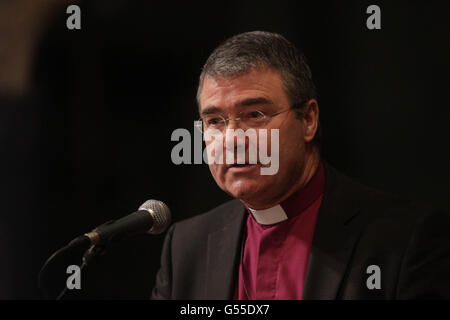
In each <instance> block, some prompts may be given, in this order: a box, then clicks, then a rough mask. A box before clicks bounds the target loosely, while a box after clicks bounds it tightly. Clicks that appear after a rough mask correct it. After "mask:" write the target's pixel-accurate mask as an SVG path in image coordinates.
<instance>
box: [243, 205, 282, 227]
mask: <svg viewBox="0 0 450 320" xmlns="http://www.w3.org/2000/svg"><path fill="white" fill-rule="evenodd" d="M248 209H249V210H250V212H251V213H252V216H253V218H255V220H256V222H258V223H259V224H263V225H268V224H274V223H278V222H281V221H284V220H287V219H288V216H287V214H286V212H285V211H284V210H283V208H282V207H281V206H280V205H276V206H275V207H272V208H269V209H264V210H255V209H252V208H248Z"/></svg>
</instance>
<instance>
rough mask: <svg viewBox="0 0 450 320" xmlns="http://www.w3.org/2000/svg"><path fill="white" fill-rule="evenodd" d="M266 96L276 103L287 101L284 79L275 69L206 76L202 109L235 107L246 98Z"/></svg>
mask: <svg viewBox="0 0 450 320" xmlns="http://www.w3.org/2000/svg"><path fill="white" fill-rule="evenodd" d="M251 98H265V99H266V100H268V101H270V102H272V103H273V104H276V105H280V104H281V105H284V104H285V103H287V100H288V99H287V95H286V93H285V90H284V86H283V80H282V78H281V76H280V74H279V73H278V72H277V71H275V70H273V69H269V68H266V69H262V70H252V71H250V72H249V73H246V74H243V75H239V76H232V77H221V78H213V77H210V76H206V77H205V79H204V81H203V88H202V91H201V98H200V110H204V109H205V108H209V107H212V106H214V107H218V108H223V109H228V108H233V107H236V106H238V105H239V103H240V102H241V101H243V100H246V99H251Z"/></svg>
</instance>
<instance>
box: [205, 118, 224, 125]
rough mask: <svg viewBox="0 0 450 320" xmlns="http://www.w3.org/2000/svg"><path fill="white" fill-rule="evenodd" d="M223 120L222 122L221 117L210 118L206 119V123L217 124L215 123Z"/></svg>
mask: <svg viewBox="0 0 450 320" xmlns="http://www.w3.org/2000/svg"><path fill="white" fill-rule="evenodd" d="M221 122H222V119H221V118H209V119H206V123H207V125H208V126H215V125H218V124H220V123H221Z"/></svg>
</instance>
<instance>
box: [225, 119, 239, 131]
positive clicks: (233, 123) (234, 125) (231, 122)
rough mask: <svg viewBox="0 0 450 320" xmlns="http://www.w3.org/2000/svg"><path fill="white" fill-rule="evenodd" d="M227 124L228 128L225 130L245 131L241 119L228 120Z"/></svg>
mask: <svg viewBox="0 0 450 320" xmlns="http://www.w3.org/2000/svg"><path fill="white" fill-rule="evenodd" d="M226 124H227V126H226V128H225V129H233V130H235V129H243V128H242V123H241V121H240V120H239V118H235V119H228V121H227V123H226Z"/></svg>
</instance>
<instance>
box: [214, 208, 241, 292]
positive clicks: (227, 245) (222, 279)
mask: <svg viewBox="0 0 450 320" xmlns="http://www.w3.org/2000/svg"><path fill="white" fill-rule="evenodd" d="M245 213H246V211H245V208H244V206H243V205H242V204H241V203H239V205H236V207H235V208H234V210H233V212H230V214H229V215H226V217H227V218H230V219H231V220H230V221H229V222H228V223H227V224H226V225H225V226H224V227H223V228H221V229H219V230H216V231H215V232H212V233H210V234H209V235H208V249H207V250H208V258H207V259H208V260H207V274H206V283H205V286H206V288H205V289H206V290H205V291H206V297H205V299H212V300H215V299H222V300H223V299H231V298H232V295H233V292H234V291H233V290H234V285H235V283H236V279H237V278H236V276H237V270H238V269H237V266H238V264H239V257H240V247H241V241H242V234H243V232H242V231H243V227H244V221H245V219H244V218H245V217H246V216H247V215H246V214H245Z"/></svg>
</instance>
